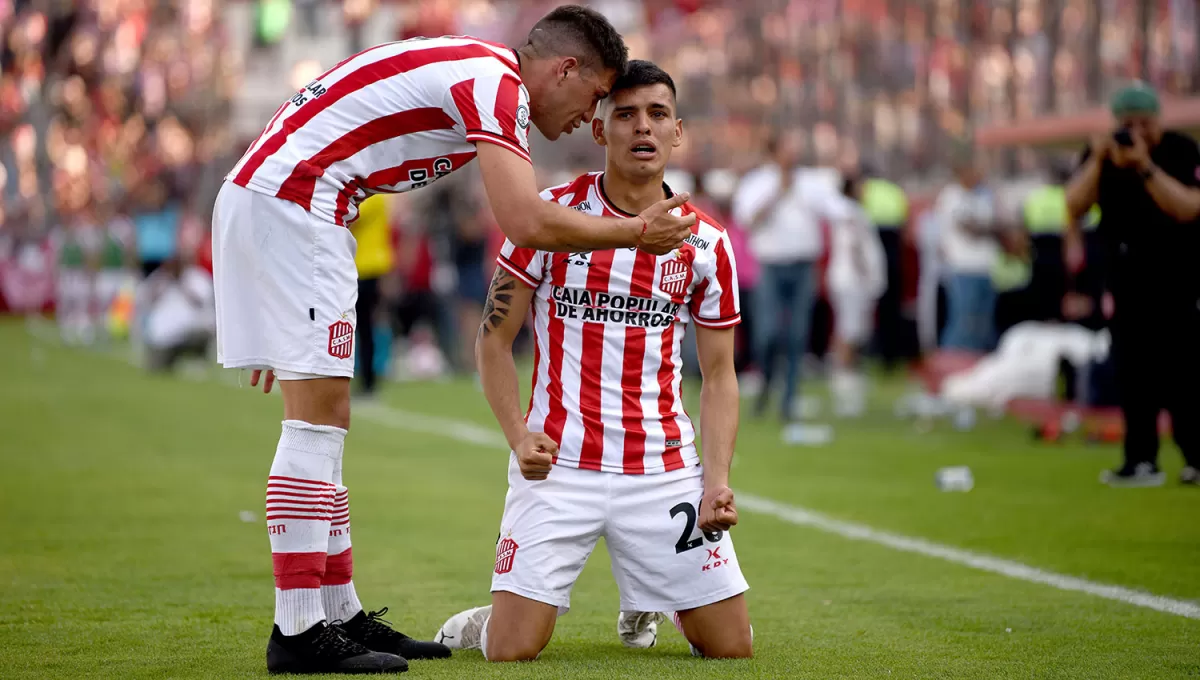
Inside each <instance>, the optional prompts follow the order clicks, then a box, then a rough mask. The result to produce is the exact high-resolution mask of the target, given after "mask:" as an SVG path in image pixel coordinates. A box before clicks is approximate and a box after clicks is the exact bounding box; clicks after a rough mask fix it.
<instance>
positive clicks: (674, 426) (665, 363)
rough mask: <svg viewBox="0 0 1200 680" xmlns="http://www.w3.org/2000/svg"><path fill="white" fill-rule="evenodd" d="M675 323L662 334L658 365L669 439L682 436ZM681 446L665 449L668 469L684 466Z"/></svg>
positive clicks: (664, 424) (665, 432) (662, 411)
mask: <svg viewBox="0 0 1200 680" xmlns="http://www.w3.org/2000/svg"><path fill="white" fill-rule="evenodd" d="M674 347H675V324H670V325H668V326H667V328H666V330H664V331H663V334H662V363H660V364H659V366H658V413H659V418H660V419H661V421H662V428H663V435H664V437H665V439H666V440H667V441H670V440H672V439H675V440H678V439H679V438H680V430H679V423H677V422H676V421H675V411H674V408H675V389H674V383H675V356H674V354H675V353H674V351H673V350H674ZM680 448H681V447H679V446H668V447H666V448H665V449H663V465H664V466H665V467H666V470H667V471H670V470H678V469H679V468H681V467H683V454H682V453H680Z"/></svg>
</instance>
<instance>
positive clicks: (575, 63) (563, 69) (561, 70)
mask: <svg viewBox="0 0 1200 680" xmlns="http://www.w3.org/2000/svg"><path fill="white" fill-rule="evenodd" d="M578 68H579V60H578V59H576V58H575V57H563V60H562V61H560V62H558V70H557V71H555V73H554V75H555V76H557V78H556V80H557V81H558V82H559V83H562V82H563V81H564V80H566V79H567V77H568V76H569V75H570V74H571V71H574V70H576V69H578Z"/></svg>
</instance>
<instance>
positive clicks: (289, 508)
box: [267, 499, 334, 514]
mask: <svg viewBox="0 0 1200 680" xmlns="http://www.w3.org/2000/svg"><path fill="white" fill-rule="evenodd" d="M281 511H282V512H315V513H325V514H328V513H331V512H333V511H334V507H333V503H305V502H303V501H293V500H286V499H276V500H267V512H281Z"/></svg>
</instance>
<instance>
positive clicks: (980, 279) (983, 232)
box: [934, 148, 999, 353]
mask: <svg viewBox="0 0 1200 680" xmlns="http://www.w3.org/2000/svg"><path fill="white" fill-rule="evenodd" d="M955 172H956V175H957V177H956V180H955V181H954V182H952V183H951V184H950V185H949V186H947V187H946V188H944V189H942V192H941V193H940V194H939V195H938V199H937V204H936V206H935V207H934V210H935V211H937V214H938V219H939V221H940V224H939V226H940V230H941V256H942V265H943V272H944V275H945V277H946V278H945V281H946V295H947V302H948V303H949V316H948V318H947V320H946V330H945V333H944V334H943V335H942V342H941V346H942V347H944V348H946V349H958V350H965V351H968V352H979V353H983V352H987V351H989V350H991V348H992V343H993V342H994V340H995V331H994V328H993V315H994V313H995V308H996V291H995V289H994V288H993V287H992V278H991V275H992V268H993V267H994V266H995V265H996V259H997V257H998V256H999V247H998V245H997V243H996V228H997V224H996V206H995V198H994V196H993V194H992V191H991V190H990V189H989V188H988V187H987V186H986V185H984V183H983V176H982V173H981V171H980V168H979V166H978V165H977V164H976V162H975V160H974V158H973V157H972V156H971V152H970V151H969V150H967V149H966V148H961V149H960V150H959V151H958V157H957V159H956V162H955Z"/></svg>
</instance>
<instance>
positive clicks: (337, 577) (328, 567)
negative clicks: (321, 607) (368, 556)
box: [321, 548, 354, 586]
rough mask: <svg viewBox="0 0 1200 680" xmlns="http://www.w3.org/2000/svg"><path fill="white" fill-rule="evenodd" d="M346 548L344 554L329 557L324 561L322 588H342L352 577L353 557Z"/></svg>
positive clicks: (349, 549)
mask: <svg viewBox="0 0 1200 680" xmlns="http://www.w3.org/2000/svg"><path fill="white" fill-rule="evenodd" d="M351 550H353V548H346V550H345V551H344V552H340V553H338V554H336V555H330V556H329V558H328V559H327V560H325V576H324V577H323V578H322V579H321V585H323V586H344V585H346V584H347V583H349V582H350V581H351V579H352V578H353V576H354V555H353V553H351V552H350V551H351Z"/></svg>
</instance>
